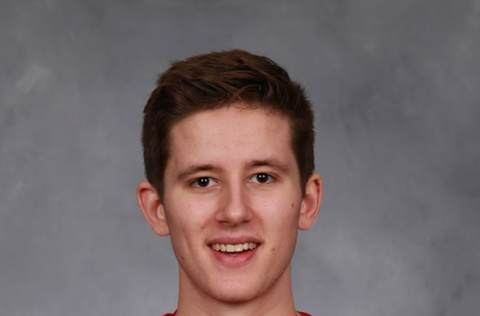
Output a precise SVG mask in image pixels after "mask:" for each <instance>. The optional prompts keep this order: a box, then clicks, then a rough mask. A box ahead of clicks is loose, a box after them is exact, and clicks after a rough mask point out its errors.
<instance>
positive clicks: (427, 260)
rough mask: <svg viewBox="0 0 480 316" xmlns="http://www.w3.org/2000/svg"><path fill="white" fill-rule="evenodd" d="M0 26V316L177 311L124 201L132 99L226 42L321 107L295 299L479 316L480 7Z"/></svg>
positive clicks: (257, 7) (345, 308)
mask: <svg viewBox="0 0 480 316" xmlns="http://www.w3.org/2000/svg"><path fill="white" fill-rule="evenodd" d="M0 36H1V38H0V44H1V48H0V60H1V68H0V102H1V104H0V188H1V189H0V314H1V315H2V316H3V315H6V316H10V315H18V316H29V315H45V316H47V315H159V314H161V313H162V312H166V311H168V310H172V309H173V308H174V307H175V304H176V295H177V287H176V282H177V272H176V262H175V259H174V257H173V253H172V251H171V248H170V243H169V241H168V239H166V238H159V237H156V236H155V235H154V234H153V233H152V232H151V231H150V229H149V228H148V227H147V225H146V224H145V223H144V221H143V218H142V217H141V215H140V213H139V211H138V210H137V207H136V203H135V198H134V188H135V185H136V183H137V181H139V180H140V179H141V178H142V176H143V166H142V160H141V147H140V141H139V137H140V136H139V135H140V125H141V119H142V109H143V106H144V103H145V101H146V99H147V96H148V94H149V92H150V91H151V89H152V88H153V85H154V81H155V79H156V77H157V75H158V74H159V73H160V72H161V71H163V70H165V69H166V67H168V65H169V63H170V62H172V61H174V60H178V59H181V58H184V57H187V56H190V55H192V54H195V53H203V52H208V51H211V50H219V49H228V48H243V49H247V50H250V51H252V52H255V53H259V54H265V55H268V56H270V57H272V58H273V59H274V60H276V61H277V62H279V63H280V64H281V65H283V66H285V67H286V68H287V69H288V70H289V71H290V73H291V75H292V76H293V77H294V78H295V79H297V80H298V81H300V82H302V83H303V84H304V85H305V87H306V88H307V91H308V93H309V95H310V97H311V99H312V100H313V103H314V104H315V112H316V129H317V143H316V153H317V157H316V162H317V170H318V171H319V172H320V173H321V174H322V175H323V177H324V179H325V185H326V192H325V200H324V203H323V207H322V211H321V215H320V218H319V221H318V222H317V226H316V227H315V229H313V230H311V231H309V232H305V233H302V234H301V239H300V242H299V245H298V248H297V251H296V254H295V258H294V263H293V266H294V278H295V283H294V285H295V292H296V302H297V305H298V307H299V308H301V309H303V310H307V311H310V312H314V314H315V315H323V316H346V315H355V316H383V315H392V316H405V315H415V316H427V315H428V316H434V315H435V316H437V315H440V316H446V315H455V316H458V315H465V316H472V315H478V313H479V309H480V268H479V265H480V245H479V239H480V214H479V212H480V210H479V206H480V193H479V192H480V167H479V166H480V146H479V134H480V126H479V125H480V124H479V118H480V92H479V91H480V89H479V85H480V62H479V57H480V1H474V0H471V1H462V0H460V1H458V0H457V1H447V0H424V1H418V0H417V1H412V0H402V1H397V0H382V1H381V0H368V1H367V0H362V1H353V0H352V1H346V0H326V1H227V0H224V1H173V0H172V1H154V0H150V1H148V0H143V1H93V0H92V1H75V2H72V1H59V0H44V1H2V2H1V4H0Z"/></svg>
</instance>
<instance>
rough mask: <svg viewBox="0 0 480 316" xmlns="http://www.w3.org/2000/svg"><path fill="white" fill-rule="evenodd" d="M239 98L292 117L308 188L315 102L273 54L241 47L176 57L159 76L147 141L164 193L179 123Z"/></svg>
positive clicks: (149, 161) (149, 162)
mask: <svg viewBox="0 0 480 316" xmlns="http://www.w3.org/2000/svg"><path fill="white" fill-rule="evenodd" d="M234 102H244V103H248V104H251V105H252V107H256V106H260V107H268V108H270V109H272V110H274V111H278V112H280V113H282V114H284V115H286V117H288V119H289V121H290V126H291V135H292V140H291V142H292V149H293V151H294V154H295V158H296V160H297V164H298V167H299V170H300V180H301V184H302V192H303V190H304V187H305V183H306V182H307V180H308V178H309V177H310V175H311V174H312V172H313V169H314V150H313V143H314V131H313V113H312V109H311V105H310V102H309V101H308V99H307V98H306V96H305V93H304V90H303V88H302V87H301V86H300V85H299V84H298V83H296V82H294V81H292V80H291V79H290V77H289V75H288V73H287V72H286V71H285V70H284V69H283V68H282V67H280V66H279V65H277V64H276V63H275V62H273V61H272V60H271V59H269V58H267V57H265V56H258V55H254V54H251V53H249V52H246V51H243V50H238V49H235V50H230V51H222V52H212V53H209V54H203V55H196V56H193V57H190V58H188V59H185V60H182V61H178V62H175V63H173V64H172V66H171V67H170V68H169V69H168V70H167V71H166V72H164V73H163V74H162V75H161V76H160V78H159V79H158V81H157V86H156V87H155V89H154V90H153V91H152V93H151V95H150V98H149V99H148V102H147V104H146V106H145V109H144V121H143V129H142V144H143V157H144V162H145V174H146V177H147V179H148V181H150V183H152V185H153V186H154V187H155V188H156V189H157V190H159V192H160V194H161V195H163V177H164V171H165V167H166V165H167V160H168V158H169V153H168V148H169V144H168V139H169V138H168V137H169V131H170V130H171V128H172V127H173V125H174V124H175V123H176V122H178V121H179V120H181V119H183V118H185V117H187V116H189V115H192V114H194V113H196V112H199V111H204V110H209V109H215V108H219V107H222V106H229V105H231V104H232V103H234Z"/></svg>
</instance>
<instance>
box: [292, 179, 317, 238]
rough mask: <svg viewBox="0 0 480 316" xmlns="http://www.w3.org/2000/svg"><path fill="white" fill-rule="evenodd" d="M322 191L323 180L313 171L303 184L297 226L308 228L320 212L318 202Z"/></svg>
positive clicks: (302, 228) (303, 228)
mask: <svg viewBox="0 0 480 316" xmlns="http://www.w3.org/2000/svg"><path fill="white" fill-rule="evenodd" d="M322 193H323V182H322V178H321V177H320V175H319V174H317V173H314V174H313V175H312V176H310V178H309V179H308V181H307V184H306V185H305V193H304V196H303V199H302V204H301V207H300V216H299V218H298V228H299V229H301V230H307V229H310V228H311V227H312V226H313V224H315V221H316V219H317V217H318V215H319V213H320V204H321V200H322Z"/></svg>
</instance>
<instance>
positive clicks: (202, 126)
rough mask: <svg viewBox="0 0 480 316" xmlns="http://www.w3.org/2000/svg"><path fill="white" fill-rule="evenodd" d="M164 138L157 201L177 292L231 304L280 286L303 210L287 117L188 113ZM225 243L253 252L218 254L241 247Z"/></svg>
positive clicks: (228, 111) (244, 111)
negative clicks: (164, 159) (163, 166)
mask: <svg viewBox="0 0 480 316" xmlns="http://www.w3.org/2000/svg"><path fill="white" fill-rule="evenodd" d="M169 136H170V148H169V153H170V156H169V160H168V163H167V166H166V169H165V176H164V188H165V190H164V197H163V201H162V204H163V210H164V212H165V218H166V221H167V224H168V233H169V234H170V236H171V241H172V245H173V249H174V252H175V254H176V257H177V260H178V262H179V265H180V287H184V288H189V289H190V290H196V291H197V292H198V293H202V295H207V296H208V297H210V298H213V299H215V300H218V301H224V302H231V303H233V302H245V301H248V300H251V299H253V298H255V297H258V296H260V295H261V294H262V293H264V292H265V291H267V290H269V289H271V288H272V286H275V285H276V284H278V283H279V282H286V281H287V279H288V278H289V271H288V270H289V264H290V260H291V257H292V255H293V252H294V248H295V243H296V239H297V228H298V225H299V211H300V208H301V205H302V193H301V186H300V176H299V170H298V166H297V163H296V160H295V156H294V153H293V151H292V148H291V135H290V127H289V122H288V119H287V118H286V117H285V116H283V115H281V114H279V113H276V112H269V111H268V110H266V109H262V108H257V109H252V108H240V107H238V106H235V105H232V106H230V107H224V108H220V109H216V110H208V111H202V112H199V113H196V114H193V115H191V116H189V117H187V118H185V119H183V120H181V121H180V122H178V123H177V124H176V125H175V126H174V127H173V128H172V130H171V132H170V135H169ZM229 243H230V244H232V243H233V244H240V243H241V244H245V243H247V244H248V246H252V245H251V244H250V243H255V245H256V248H255V249H253V250H247V251H242V252H240V253H236V254H231V253H222V252H221V250H222V247H223V248H225V249H223V250H228V248H229V247H230V251H231V250H240V249H239V248H238V245H237V246H228V245H225V244H229ZM222 244H223V245H222ZM214 248H216V249H217V250H215V249H214ZM218 248H220V249H218ZM288 282H289V279H288Z"/></svg>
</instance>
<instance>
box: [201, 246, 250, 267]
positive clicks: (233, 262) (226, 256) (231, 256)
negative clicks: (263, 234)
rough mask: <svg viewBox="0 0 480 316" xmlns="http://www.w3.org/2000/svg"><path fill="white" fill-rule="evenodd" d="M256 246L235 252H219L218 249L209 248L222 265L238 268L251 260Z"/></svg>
mask: <svg viewBox="0 0 480 316" xmlns="http://www.w3.org/2000/svg"><path fill="white" fill-rule="evenodd" d="M258 247H259V246H257V247H256V248H254V249H251V250H246V251H242V252H235V253H225V252H220V251H216V250H213V249H212V248H210V250H211V251H212V253H213V257H214V258H215V259H216V260H217V261H218V262H220V263H221V264H222V265H224V266H226V267H228V268H238V267H241V266H243V265H246V264H247V263H248V262H250V261H252V259H253V257H254V256H255V254H256V253H257V249H258Z"/></svg>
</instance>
